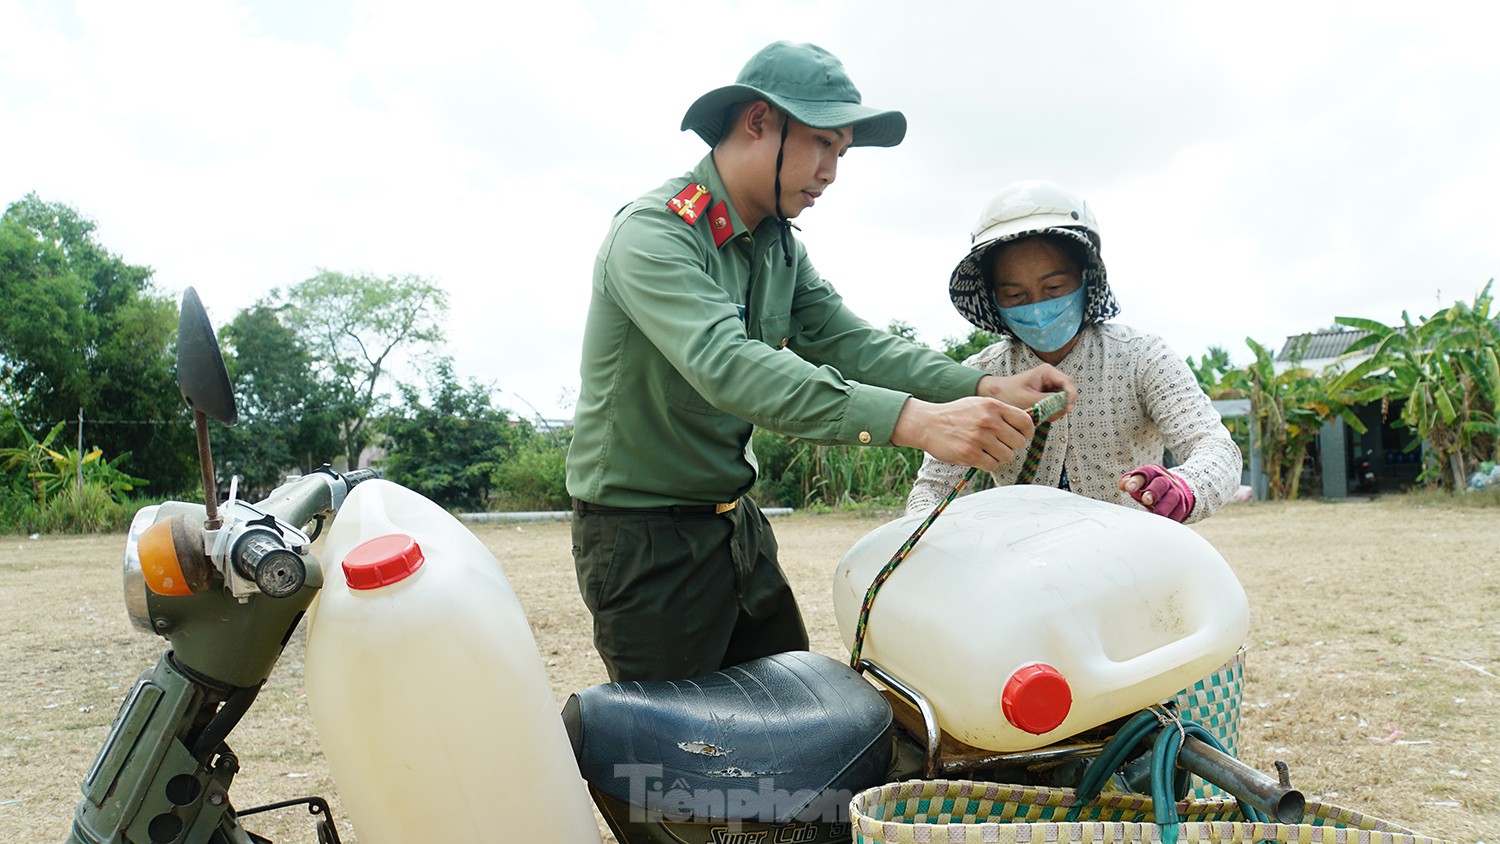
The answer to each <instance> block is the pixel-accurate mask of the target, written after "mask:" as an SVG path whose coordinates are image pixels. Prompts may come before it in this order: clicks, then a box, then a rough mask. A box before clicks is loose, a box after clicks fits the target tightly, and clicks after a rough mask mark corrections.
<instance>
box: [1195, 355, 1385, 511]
mask: <svg viewBox="0 0 1500 844" xmlns="http://www.w3.org/2000/svg"><path fill="white" fill-rule="evenodd" d="M1245 343H1246V344H1247V345H1248V346H1249V347H1250V350H1251V351H1252V352H1253V353H1254V354H1255V360H1254V361H1253V362H1251V363H1250V364H1249V365H1248V366H1246V367H1245V368H1244V369H1238V370H1234V371H1231V372H1229V373H1226V374H1225V376H1224V384H1225V385H1226V387H1227V389H1226V390H1224V391H1223V395H1224V396H1225V397H1230V396H1238V397H1240V398H1248V399H1249V400H1250V415H1251V418H1252V419H1253V420H1254V422H1255V426H1256V431H1257V435H1256V438H1255V442H1254V443H1253V444H1252V447H1253V448H1256V449H1257V450H1258V451H1259V454H1260V464H1261V468H1262V471H1264V472H1265V475H1266V493H1267V497H1269V498H1272V499H1293V498H1296V497H1297V494H1298V492H1299V488H1300V486H1301V480H1302V467H1303V465H1304V464H1305V463H1306V461H1307V451H1308V446H1309V445H1310V444H1311V443H1312V442H1313V441H1314V440H1315V439H1317V437H1318V431H1319V430H1321V429H1322V427H1323V424H1324V423H1325V422H1328V421H1330V420H1332V419H1335V418H1338V419H1343V420H1344V422H1345V423H1346V424H1348V425H1349V427H1351V428H1353V429H1354V430H1356V431H1359V432H1360V433H1364V431H1365V425H1364V423H1363V422H1361V421H1359V417H1357V416H1356V415H1355V414H1354V411H1353V410H1352V409H1351V405H1352V404H1353V403H1354V399H1355V395H1356V392H1355V391H1354V390H1351V389H1348V388H1345V387H1339V386H1337V384H1338V382H1339V380H1340V379H1339V377H1338V375H1337V374H1336V373H1328V374H1319V373H1316V372H1313V371H1312V370H1311V369H1308V368H1306V367H1303V366H1291V367H1288V368H1287V369H1285V370H1284V371H1282V372H1277V371H1276V365H1275V361H1274V359H1273V358H1272V355H1271V352H1270V350H1269V349H1267V348H1266V347H1265V346H1262V345H1261V344H1259V343H1257V342H1255V340H1253V339H1251V338H1248V337H1247V338H1245Z"/></svg>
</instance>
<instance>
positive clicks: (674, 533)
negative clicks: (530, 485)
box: [567, 42, 1073, 680]
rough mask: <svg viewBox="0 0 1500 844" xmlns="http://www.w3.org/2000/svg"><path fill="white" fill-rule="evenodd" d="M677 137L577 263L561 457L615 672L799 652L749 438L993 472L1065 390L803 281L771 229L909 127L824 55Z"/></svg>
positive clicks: (728, 91)
mask: <svg viewBox="0 0 1500 844" xmlns="http://www.w3.org/2000/svg"><path fill="white" fill-rule="evenodd" d="M682 128H683V130H688V129H691V130H693V131H694V132H696V133H697V134H698V135H699V136H701V137H702V138H703V140H705V141H706V142H708V144H709V146H711V147H712V148H713V149H712V151H711V152H710V153H709V155H707V156H705V157H704V158H703V160H702V161H700V162H698V164H697V166H695V167H694V168H693V169H692V170H690V171H689V172H688V173H687V174H686V175H683V176H680V177H677V178H674V179H672V180H670V181H668V182H667V183H666V184H665V185H663V186H662V187H660V188H658V189H656V190H654V191H651V192H650V193H647V194H646V195H645V196H643V197H641V198H640V199H638V200H636V201H635V202H633V203H631V204H630V205H628V206H626V207H625V208H623V209H621V210H620V211H619V213H617V214H616V215H615V218H614V222H613V224H612V225H611V227H610V230H609V234H608V235H607V236H606V237H605V239H604V244H603V246H601V247H600V249H599V254H598V257H597V259H596V260H595V263H594V278H593V294H592V299H591V302H590V305H589V312H588V321H587V324H586V326H585V329H584V340H583V359H582V364H581V372H582V386H581V389H580V391H579V397H578V404H577V408H576V410H575V417H574V437H573V445H572V449H571V451H570V452H569V454H568V462H567V476H568V480H567V483H568V492H569V494H571V495H572V496H573V499H574V510H575V514H574V519H573V556H574V562H575V565H576V568H577V574H578V585H579V589H580V590H581V592H582V594H583V599H584V603H585V604H586V605H587V606H588V608H589V610H590V612H591V613H593V617H594V642H595V646H596V647H597V648H598V651H599V654H600V656H601V657H602V658H603V660H604V664H605V666H606V668H607V669H608V671H609V675H610V677H611V678H612V679H614V680H651V679H675V678H684V677H691V676H696V675H699V674H703V673H706V672H709V671H714V670H717V669H719V668H722V667H725V666H729V665H734V664H737V663H739V662H743V661H745V660H748V659H753V658H755V657H759V656H765V655H767V654H772V653H779V652H783V651H789V650H801V649H806V647H807V645H808V640H807V632H806V630H805V628H804V626H803V622H802V616H801V613H800V611H799V610H798V607H797V602H796V599H795V598H794V597H793V595H792V591H791V589H790V588H789V587H788V585H787V583H786V580H785V578H784V577H783V575H782V572H781V567H780V564H779V563H778V562H777V556H776V550H777V549H776V539H775V536H774V535H773V534H772V532H771V529H770V527H769V526H768V525H767V523H766V520H765V517H764V516H763V515H762V514H761V512H760V510H759V509H758V508H757V507H756V506H755V504H754V503H753V502H751V501H750V500H749V499H748V498H746V497H745V494H746V493H747V492H748V491H749V490H750V487H751V486H752V485H753V484H754V482H755V474H756V464H755V455H754V453H753V452H752V451H751V448H750V434H751V431H752V430H753V428H754V426H756V425H759V426H763V427H766V428H770V429H772V430H775V431H779V432H781V433H784V434H788V435H793V436H797V437H802V438H805V439H807V440H810V441H813V442H818V443H829V444H859V445H867V446H889V445H896V446H910V447H915V448H919V449H921V450H923V451H925V452H927V453H929V454H931V455H933V456H935V457H937V458H939V459H942V460H945V461H948V462H952V463H960V464H963V465H969V466H977V467H979V468H980V469H984V470H992V469H994V468H995V467H997V466H999V465H1000V464H1001V463H1005V462H1007V461H1009V460H1010V459H1011V457H1012V455H1013V453H1014V452H1015V450H1016V449H1019V448H1021V447H1022V446H1023V445H1024V443H1025V442H1026V441H1027V439H1028V437H1029V436H1030V435H1031V431H1032V423H1031V421H1030V419H1029V418H1028V417H1027V415H1026V412H1025V410H1024V408H1027V407H1030V406H1031V405H1032V404H1033V403H1035V401H1036V400H1037V399H1039V398H1040V397H1041V396H1042V395H1043V394H1044V393H1047V392H1054V391H1057V390H1067V391H1068V392H1069V393H1070V394H1071V392H1072V390H1073V385H1072V382H1071V380H1069V379H1068V378H1067V377H1066V376H1064V375H1062V374H1061V373H1059V372H1057V371H1056V370H1054V369H1052V368H1051V367H1046V366H1043V367H1039V368H1037V369H1035V370H1031V371H1029V372H1026V373H1022V374H1020V375H1016V376H1011V377H1008V378H997V377H995V376H991V375H986V374H984V373H982V372H979V371H978V370H975V369H970V368H967V367H964V366H960V365H958V364H957V363H955V362H953V361H952V360H950V359H949V358H948V357H947V356H945V355H943V354H941V353H938V352H935V351H931V350H928V349H923V348H921V347H918V346H916V345H915V344H912V343H909V342H907V341H906V340H904V339H901V338H899V337H896V336H894V335H892V334H890V333H889V332H886V331H882V330H879V329H876V328H874V327H872V326H871V325H869V324H868V323H866V322H865V321H863V320H861V319H860V318H859V317H857V316H855V315H854V314H853V313H852V312H850V311H849V309H848V308H847V307H845V305H844V303H843V300H842V299H841V298H840V296H839V294H838V292H837V291H835V290H834V288H833V287H832V285H830V284H829V283H828V282H827V281H825V280H823V278H821V277H820V276H819V275H818V271H817V270H816V269H815V268H814V267H813V265H812V262H811V261H809V260H808V257H807V252H806V250H805V249H804V248H803V246H802V244H801V242H799V241H798V240H797V239H796V238H795V237H792V236H791V234H790V228H791V224H790V219H791V218H793V217H797V216H798V215H800V214H801V213H802V211H804V210H805V209H807V208H810V207H812V205H813V204H814V203H815V202H816V200H817V199H818V197H819V196H820V195H821V194H822V193H823V191H824V190H826V189H827V188H828V186H829V185H830V184H832V183H833V181H834V177H835V175H836V173H837V167H838V162H839V158H840V157H841V156H842V155H843V154H844V152H845V151H847V150H848V149H849V148H850V147H854V146H895V145H896V144H898V143H900V142H901V139H902V137H903V136H904V135H905V134H906V118H905V117H904V116H903V115H902V114H901V113H900V112H897V111H882V110H878V109H874V108H871V107H868V106H865V105H863V104H862V103H861V98H860V94H859V91H858V90H857V89H856V88H855V87H854V84H853V83H852V82H851V81H850V80H849V77H848V75H847V74H846V73H845V71H844V68H843V66H842V64H841V63H840V62H839V61H838V59H836V58H835V57H834V56H832V55H830V54H829V53H828V52H826V51H824V50H822V49H821V48H819V47H816V46H814V45H811V44H790V43H786V42H778V43H775V44H771V45H769V46H767V47H765V48H764V49H762V50H761V51H760V52H758V53H757V54H756V55H755V56H754V57H752V58H751V59H750V61H749V62H748V63H747V64H746V65H745V67H744V69H743V70H742V71H741V73H740V75H739V78H738V80H737V82H736V84H734V85H730V86H727V87H723V88H719V89H716V90H714V91H711V92H709V93H708V94H705V95H704V96H703V97H701V98H699V99H698V100H697V101H696V102H695V103H693V105H692V107H691V108H689V109H688V112H687V115H686V116H685V117H684V118H683V123H682Z"/></svg>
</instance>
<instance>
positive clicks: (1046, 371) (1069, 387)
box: [974, 363, 1078, 422]
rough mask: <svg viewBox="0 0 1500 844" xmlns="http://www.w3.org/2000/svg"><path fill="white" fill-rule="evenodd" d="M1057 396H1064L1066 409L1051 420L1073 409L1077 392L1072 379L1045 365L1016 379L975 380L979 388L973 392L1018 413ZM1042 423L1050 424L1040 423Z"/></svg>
mask: <svg viewBox="0 0 1500 844" xmlns="http://www.w3.org/2000/svg"><path fill="white" fill-rule="evenodd" d="M1058 392H1066V393H1067V394H1068V406H1067V407H1066V408H1065V409H1064V410H1063V411H1062V413H1058V414H1056V415H1055V416H1053V417H1052V419H1056V418H1058V417H1059V416H1062V415H1063V414H1065V413H1067V412H1068V411H1069V410H1072V409H1073V401H1074V399H1076V398H1078V389H1077V388H1076V387H1075V386H1073V379H1072V378H1069V377H1068V376H1066V375H1064V374H1062V373H1061V372H1059V371H1057V369H1055V368H1054V367H1052V366H1050V365H1048V364H1045V363H1044V364H1042V365H1041V366H1038V367H1035V368H1034V369H1028V370H1026V371H1025V372H1022V373H1020V374H1018V375H1006V376H999V375H986V376H984V377H983V378H981V379H979V386H978V387H976V388H975V390H974V393H975V394H976V395H980V396H989V397H990V398H992V399H999V400H1000V401H1003V402H1005V403H1006V404H1011V405H1015V406H1016V407H1019V408H1021V409H1022V410H1028V409H1030V408H1031V406H1032V405H1034V404H1036V403H1037V402H1039V401H1041V400H1042V397H1043V396H1045V395H1047V394H1048V393H1058ZM1042 421H1043V422H1048V421H1051V420H1048V419H1043V420H1042Z"/></svg>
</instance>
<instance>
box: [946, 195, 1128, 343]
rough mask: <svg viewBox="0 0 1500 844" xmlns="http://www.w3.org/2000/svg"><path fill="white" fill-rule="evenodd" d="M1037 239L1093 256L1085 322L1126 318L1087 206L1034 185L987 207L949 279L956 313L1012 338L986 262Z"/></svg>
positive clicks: (1088, 270) (1080, 200) (1086, 281)
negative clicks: (996, 249) (998, 249)
mask: <svg viewBox="0 0 1500 844" xmlns="http://www.w3.org/2000/svg"><path fill="white" fill-rule="evenodd" d="M1034 235H1051V236H1054V237H1061V238H1065V239H1067V240H1071V241H1076V242H1077V243H1078V245H1079V247H1080V248H1081V250H1082V252H1083V253H1084V254H1085V255H1086V256H1087V261H1086V262H1085V266H1083V267H1082V268H1081V269H1082V271H1083V281H1084V284H1085V286H1086V287H1087V288H1088V294H1087V299H1086V302H1085V305H1084V312H1083V322H1084V324H1085V325H1089V324H1092V323H1096V322H1104V321H1105V320H1107V319H1111V318H1112V317H1114V316H1115V315H1116V314H1118V313H1119V312H1120V306H1119V304H1118V303H1116V302H1115V297H1114V294H1113V293H1112V292H1111V291H1110V289H1109V281H1108V277H1107V275H1106V273H1105V270H1104V258H1103V257H1102V256H1101V255H1100V254H1099V249H1100V243H1101V240H1100V237H1099V224H1098V221H1096V220H1095V219H1094V212H1093V211H1091V210H1089V206H1088V203H1087V202H1084V201H1083V198H1082V197H1080V196H1079V195H1078V194H1076V193H1073V192H1072V191H1070V190H1068V189H1066V188H1063V187H1060V186H1058V185H1055V184H1053V183H1051V182H1043V181H1039V180H1030V181H1025V182H1016V183H1014V184H1011V185H1007V186H1006V187H1004V188H1003V189H1001V191H1000V192H999V193H997V194H995V196H994V197H993V198H992V199H991V200H990V201H989V202H988V203H986V204H985V206H984V211H983V212H982V213H981V214H980V215H979V221H978V222H977V223H975V224H974V231H973V232H972V233H971V234H970V243H971V245H970V247H969V252H968V254H966V255H964V257H963V260H961V261H959V262H958V266H957V267H955V268H954V270H953V275H952V276H950V277H949V279H948V297H949V298H950V299H952V300H953V307H955V308H957V309H958V312H959V313H960V314H961V315H963V318H964V319H966V320H968V321H969V322H970V323H971V324H973V325H974V326H976V327H978V328H982V329H984V330H985V331H989V332H991V333H994V334H1010V333H1012V332H1011V331H1010V329H1009V328H1006V327H1005V324H1004V322H1003V321H1002V320H1001V318H1000V306H999V305H998V304H996V302H995V292H994V290H992V289H991V288H990V283H989V281H988V279H986V278H985V275H984V257H985V254H986V253H988V252H989V250H990V248H991V247H993V246H994V245H996V244H998V243H1006V242H1009V241H1012V240H1020V239H1021V238H1025V237H1032V236H1034Z"/></svg>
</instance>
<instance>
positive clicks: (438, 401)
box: [383, 358, 531, 510]
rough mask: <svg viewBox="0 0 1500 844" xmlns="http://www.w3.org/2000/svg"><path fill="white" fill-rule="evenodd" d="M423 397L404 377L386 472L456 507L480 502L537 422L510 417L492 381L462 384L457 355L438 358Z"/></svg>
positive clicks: (391, 419)
mask: <svg viewBox="0 0 1500 844" xmlns="http://www.w3.org/2000/svg"><path fill="white" fill-rule="evenodd" d="M434 369H435V374H434V377H433V379H432V383H431V384H429V385H428V390H427V392H428V393H430V395H431V398H430V400H428V401H424V398H423V395H422V391H421V390H419V389H417V388H416V387H413V386H410V385H405V384H403V385H401V387H400V391H401V399H402V400H401V404H400V406H399V407H398V408H396V409H395V410H394V411H392V412H391V413H390V414H389V415H388V416H386V417H385V420H384V421H385V425H384V428H385V437H384V441H383V442H384V445H385V447H386V450H387V454H386V460H385V466H384V468H385V476H386V477H387V478H389V479H390V480H392V481H395V482H396V483H399V484H402V485H403V486H406V487H408V488H410V489H413V490H415V491H417V492H420V493H422V494H423V495H425V496H427V497H428V498H430V499H432V500H433V501H435V502H437V503H438V504H440V505H442V506H444V507H447V508H448V509H450V510H482V509H484V507H485V505H486V502H487V500H488V498H489V497H490V493H491V490H492V489H493V484H494V476H495V472H496V471H497V470H498V469H499V468H500V467H501V466H502V465H503V464H505V463H507V462H508V461H510V460H511V459H512V458H513V457H514V456H515V454H516V451H517V448H518V447H519V446H520V445H521V444H523V443H524V442H525V441H526V440H527V439H528V438H529V435H530V434H531V426H530V425H528V424H526V423H524V422H518V423H512V422H511V420H510V417H509V414H508V413H506V411H505V410H503V409H499V408H495V407H493V406H492V405H491V403H490V395H491V392H492V388H490V387H488V386H486V385H483V384H480V383H478V382H475V381H472V380H471V381H470V382H469V383H468V384H467V385H464V384H460V383H459V382H458V379H457V378H455V377H454V374H453V363H452V361H451V360H449V359H447V358H443V359H440V360H439V361H438V362H437V364H436V366H435V367H434Z"/></svg>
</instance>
